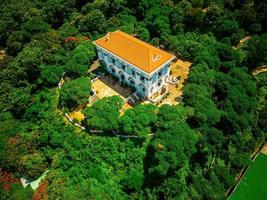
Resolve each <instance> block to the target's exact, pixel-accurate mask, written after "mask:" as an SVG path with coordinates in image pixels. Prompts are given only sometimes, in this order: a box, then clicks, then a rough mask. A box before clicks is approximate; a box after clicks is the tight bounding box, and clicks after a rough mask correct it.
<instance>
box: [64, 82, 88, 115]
mask: <svg viewBox="0 0 267 200" xmlns="http://www.w3.org/2000/svg"><path fill="white" fill-rule="evenodd" d="M90 92H91V82H90V80H89V79H88V78H87V77H80V78H77V79H75V80H72V81H68V82H66V83H64V85H63V86H62V88H61V90H60V104H63V105H65V106H66V107H67V108H68V109H70V110H72V109H74V108H76V107H77V106H81V105H85V104H86V103H87V102H88V98H89V96H90Z"/></svg>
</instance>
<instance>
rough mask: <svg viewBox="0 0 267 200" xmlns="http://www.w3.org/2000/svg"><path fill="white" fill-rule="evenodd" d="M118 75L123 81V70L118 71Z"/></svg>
mask: <svg viewBox="0 0 267 200" xmlns="http://www.w3.org/2000/svg"><path fill="white" fill-rule="evenodd" d="M119 77H120V79H121V80H123V81H124V79H125V76H124V74H123V72H122V71H119Z"/></svg>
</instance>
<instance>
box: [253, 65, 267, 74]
mask: <svg viewBox="0 0 267 200" xmlns="http://www.w3.org/2000/svg"><path fill="white" fill-rule="evenodd" d="M263 72H267V65H263V66H261V67H256V68H255V69H253V70H252V71H251V73H252V75H253V76H256V75H258V74H260V73H263Z"/></svg>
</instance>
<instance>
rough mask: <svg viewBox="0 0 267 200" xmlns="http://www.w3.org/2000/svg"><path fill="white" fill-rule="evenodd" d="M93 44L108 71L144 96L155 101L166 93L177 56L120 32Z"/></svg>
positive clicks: (109, 34)
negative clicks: (172, 66) (172, 62)
mask: <svg viewBox="0 0 267 200" xmlns="http://www.w3.org/2000/svg"><path fill="white" fill-rule="evenodd" d="M94 44H95V45H96V47H97V52H98V57H99V59H100V60H101V61H102V62H104V63H105V64H106V67H107V71H108V72H110V73H111V74H113V75H114V76H116V77H118V78H119V80H120V81H122V82H125V83H127V84H128V85H130V86H132V87H134V88H135V89H136V90H137V91H138V93H139V94H140V95H141V96H143V97H146V98H148V99H149V100H151V101H153V102H156V101H158V100H159V99H160V98H161V97H162V96H163V95H164V94H166V92H167V90H168V89H167V88H168V87H167V82H168V80H169V72H170V64H171V61H172V60H173V59H174V58H175V56H174V55H171V54H169V53H167V52H165V51H162V50H160V49H158V48H156V47H154V46H152V45H150V44H147V43H145V42H143V41H141V40H139V39H137V38H135V37H133V36H130V35H128V34H126V33H124V32H122V31H119V30H117V31H115V32H112V33H108V34H107V35H106V36H104V37H102V38H100V39H98V40H96V41H94Z"/></svg>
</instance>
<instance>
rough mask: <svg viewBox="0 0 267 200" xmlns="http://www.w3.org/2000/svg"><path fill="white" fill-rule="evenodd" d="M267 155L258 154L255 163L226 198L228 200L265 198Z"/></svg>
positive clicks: (257, 199) (259, 199) (266, 195)
mask: <svg viewBox="0 0 267 200" xmlns="http://www.w3.org/2000/svg"><path fill="white" fill-rule="evenodd" d="M266 166H267V155H265V154H263V153H259V154H258V156H257V158H256V159H255V161H254V162H253V163H252V164H251V166H250V167H249V168H248V170H247V172H246V173H245V175H244V176H243V178H242V179H241V181H240V182H239V184H238V185H237V187H236V189H235V190H234V192H233V193H232V195H230V197H229V198H228V199H229V200H243V199H244V200H263V199H266V197H267V170H266Z"/></svg>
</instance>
